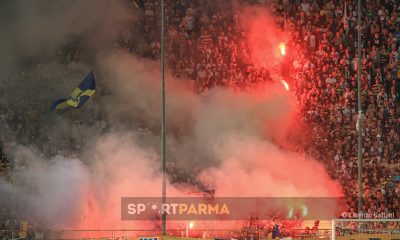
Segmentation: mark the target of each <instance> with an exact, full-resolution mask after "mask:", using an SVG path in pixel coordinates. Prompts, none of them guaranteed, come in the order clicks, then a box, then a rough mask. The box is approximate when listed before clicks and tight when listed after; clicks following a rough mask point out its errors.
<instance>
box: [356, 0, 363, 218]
mask: <svg viewBox="0 0 400 240" xmlns="http://www.w3.org/2000/svg"><path fill="white" fill-rule="evenodd" d="M357 8H358V9H357V26H358V35H357V47H358V64H357V93H358V94H357V101H358V118H357V122H358V213H360V212H361V211H362V205H363V199H362V197H363V187H362V183H363V182H362V104H361V91H362V89H361V68H362V66H361V64H362V63H361V58H362V56H361V0H358V7H357ZM361 217H362V215H361V214H359V218H361Z"/></svg>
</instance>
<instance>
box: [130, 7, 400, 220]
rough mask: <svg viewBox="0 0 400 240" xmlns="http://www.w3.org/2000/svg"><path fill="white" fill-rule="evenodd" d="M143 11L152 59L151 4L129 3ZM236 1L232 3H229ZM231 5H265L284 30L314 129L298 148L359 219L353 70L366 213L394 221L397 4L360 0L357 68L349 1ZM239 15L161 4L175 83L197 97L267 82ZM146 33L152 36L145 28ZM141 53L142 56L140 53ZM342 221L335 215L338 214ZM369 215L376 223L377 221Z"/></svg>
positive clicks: (399, 175) (398, 148)
mask: <svg viewBox="0 0 400 240" xmlns="http://www.w3.org/2000/svg"><path fill="white" fill-rule="evenodd" d="M133 2H134V4H135V5H137V6H139V7H141V8H142V10H143V14H144V16H145V22H144V23H145V27H144V28H145V29H146V31H147V33H148V39H149V40H150V41H149V44H148V45H147V46H146V47H145V48H144V49H147V50H145V51H144V54H145V55H147V56H149V57H152V58H158V57H159V52H160V51H159V50H160V43H159V41H158V39H159V34H155V32H157V30H159V28H157V27H159V25H158V24H157V23H159V22H160V14H159V5H158V4H157V1H133ZM233 2H235V1H233ZM236 3H239V4H241V6H244V5H246V4H248V5H257V6H259V7H265V8H270V7H271V6H273V14H274V15H275V16H276V20H277V24H278V25H279V26H281V27H282V28H283V29H284V30H286V31H288V32H290V35H291V37H292V38H291V40H290V41H289V42H288V43H287V46H288V49H289V50H288V51H292V52H295V53H296V54H292V55H291V56H290V58H291V59H290V61H289V66H287V67H286V68H285V69H286V70H288V71H289V72H290V74H289V75H288V76H287V78H288V80H290V82H291V84H292V85H293V86H294V91H295V93H296V95H297V98H298V102H299V106H300V109H301V113H300V115H301V118H302V120H303V121H304V123H306V125H307V126H308V127H309V128H310V129H311V131H310V133H309V136H308V137H307V138H306V139H309V141H307V142H306V143H305V144H304V151H305V152H306V153H307V154H308V155H310V156H312V157H314V158H316V159H318V160H319V161H321V162H323V163H324V164H325V166H326V167H327V170H328V171H329V174H330V175H331V176H332V177H333V178H334V179H337V180H338V181H339V182H340V184H341V185H342V186H343V190H344V193H345V195H346V196H348V197H349V198H348V201H347V202H346V205H347V207H346V209H345V210H344V211H346V212H347V213H346V214H344V215H343V216H347V217H355V216H356V215H355V214H356V213H357V198H354V197H355V196H358V195H357V194H358V182H357V178H358V177H357V166H358V165H357V135H358V128H356V124H357V118H358V112H359V109H358V108H357V96H358V95H357V94H358V93H357V70H358V68H359V67H360V68H361V71H362V74H361V82H362V84H361V101H362V111H363V115H364V116H363V118H362V119H363V124H362V130H361V131H362V136H363V148H362V156H363V189H364V194H363V195H364V197H365V198H366V199H365V201H364V204H363V211H364V212H366V213H370V214H371V217H374V215H373V213H385V214H387V213H391V214H393V215H392V217H395V218H399V217H400V211H399V209H400V163H399V158H400V135H399V134H400V106H399V103H400V96H399V94H400V83H399V80H400V62H399V49H400V48H399V46H400V44H399V43H400V27H399V26H400V17H399V13H400V12H399V11H400V5H399V3H398V2H397V1H392V0H381V1H371V0H369V1H364V2H363V6H362V14H361V18H362V25H361V39H362V40H361V43H362V54H361V56H360V58H361V63H362V64H361V66H358V58H359V56H358V53H357V34H358V29H357V5H356V3H357V2H356V1H333V0H313V1H309V0H303V1H298V0H280V1H274V4H270V3H271V1H262V0H261V1H256V0H254V1H251V0H247V1H246V0H242V1H236ZM239 15H240V13H239V12H238V10H237V9H236V10H235V8H234V7H233V6H232V5H231V2H229V1H228V2H227V1H213V2H211V1H200V0H199V1H185V0H182V1H168V0H167V1H166V19H167V29H168V31H167V39H168V40H167V42H168V43H167V53H166V55H167V61H168V64H169V66H170V67H171V68H172V70H173V72H174V74H175V76H176V77H178V78H183V79H191V80H193V81H194V82H195V83H196V85H197V86H198V90H199V92H204V91H207V89H209V88H210V87H213V86H225V87H232V88H235V89H239V90H246V89H249V88H251V87H252V86H254V85H256V86H257V85H258V84H260V83H268V81H270V80H271V78H270V76H269V72H268V70H267V69H260V68H256V67H254V66H253V65H252V64H251V60H250V54H251V53H250V50H249V49H250V47H249V46H248V42H247V41H246V40H247V38H246V29H242V28H241V27H240V26H241V25H240V24H239V23H238V22H237V21H239V19H240V18H239V17H238V16H239ZM149 29H152V32H151V31H149ZM142 50H143V49H142ZM343 216H342V217H343ZM375 217H376V216H375Z"/></svg>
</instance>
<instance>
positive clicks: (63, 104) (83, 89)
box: [50, 71, 96, 111]
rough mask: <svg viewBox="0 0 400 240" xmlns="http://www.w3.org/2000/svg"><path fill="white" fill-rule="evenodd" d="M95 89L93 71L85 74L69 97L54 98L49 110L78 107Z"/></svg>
mask: <svg viewBox="0 0 400 240" xmlns="http://www.w3.org/2000/svg"><path fill="white" fill-rule="evenodd" d="M95 91H96V81H95V79H94V75H93V71H90V73H89V74H88V75H87V76H86V78H85V79H84V80H83V81H82V82H81V84H79V86H78V87H77V88H76V89H75V90H74V91H73V92H72V93H71V95H70V96H69V98H59V99H57V100H55V101H54V102H53V103H52V104H51V106H50V110H51V111H54V110H61V109H66V108H69V107H74V108H80V107H82V106H83V104H85V102H86V101H87V100H88V99H89V98H90V97H91V96H93V94H94V92H95Z"/></svg>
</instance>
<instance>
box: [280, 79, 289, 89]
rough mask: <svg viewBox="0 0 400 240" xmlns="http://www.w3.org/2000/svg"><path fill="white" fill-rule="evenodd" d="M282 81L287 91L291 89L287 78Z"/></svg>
mask: <svg viewBox="0 0 400 240" xmlns="http://www.w3.org/2000/svg"><path fill="white" fill-rule="evenodd" d="M281 83H282V84H283V86H284V87H285V88H286V91H289V84H288V83H287V82H286V81H285V80H281Z"/></svg>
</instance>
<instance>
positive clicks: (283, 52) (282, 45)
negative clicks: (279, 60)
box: [279, 43, 286, 56]
mask: <svg viewBox="0 0 400 240" xmlns="http://www.w3.org/2000/svg"><path fill="white" fill-rule="evenodd" d="M279 49H280V50H281V54H282V56H285V55H286V46H285V44H284V43H281V44H279Z"/></svg>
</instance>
